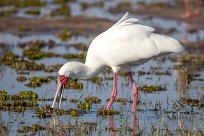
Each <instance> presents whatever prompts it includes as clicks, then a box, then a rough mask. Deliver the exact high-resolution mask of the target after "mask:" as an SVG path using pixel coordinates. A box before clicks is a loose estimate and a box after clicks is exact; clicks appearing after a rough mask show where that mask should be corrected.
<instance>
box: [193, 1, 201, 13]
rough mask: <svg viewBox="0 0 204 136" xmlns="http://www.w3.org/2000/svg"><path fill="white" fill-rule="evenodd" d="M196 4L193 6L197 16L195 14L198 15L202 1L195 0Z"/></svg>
mask: <svg viewBox="0 0 204 136" xmlns="http://www.w3.org/2000/svg"><path fill="white" fill-rule="evenodd" d="M195 2H196V5H195V8H194V15H195V16H197V15H200V5H202V2H201V1H200V0H196V1H195Z"/></svg>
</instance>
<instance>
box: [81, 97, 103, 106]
mask: <svg viewBox="0 0 204 136" xmlns="http://www.w3.org/2000/svg"><path fill="white" fill-rule="evenodd" d="M84 100H85V102H86V103H94V104H99V103H101V99H99V98H98V97H96V96H89V97H86V98H85V99H84Z"/></svg>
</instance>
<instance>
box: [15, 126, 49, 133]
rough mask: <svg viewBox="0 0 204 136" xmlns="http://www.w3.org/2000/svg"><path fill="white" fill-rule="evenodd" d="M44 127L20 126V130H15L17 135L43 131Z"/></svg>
mask: <svg viewBox="0 0 204 136" xmlns="http://www.w3.org/2000/svg"><path fill="white" fill-rule="evenodd" d="M44 129H45V127H43V126H41V125H38V124H33V125H32V126H22V127H21V128H20V129H18V130H17V132H18V133H28V132H38V131H41V130H44Z"/></svg>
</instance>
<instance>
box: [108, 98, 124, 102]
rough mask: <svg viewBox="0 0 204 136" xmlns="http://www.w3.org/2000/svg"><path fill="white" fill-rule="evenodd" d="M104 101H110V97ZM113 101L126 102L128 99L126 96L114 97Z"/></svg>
mask: <svg viewBox="0 0 204 136" xmlns="http://www.w3.org/2000/svg"><path fill="white" fill-rule="evenodd" d="M106 101H107V102H108V101H110V98H108V99H107V100H106ZM114 102H128V100H127V99H126V98H115V100H114Z"/></svg>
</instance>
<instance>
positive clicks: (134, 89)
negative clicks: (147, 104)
mask: <svg viewBox="0 0 204 136" xmlns="http://www.w3.org/2000/svg"><path fill="white" fill-rule="evenodd" d="M127 76H128V77H129V80H130V82H131V84H132V95H133V105H132V112H133V113H135V112H136V106H137V100H138V91H137V86H136V83H135V81H134V79H133V78H132V73H131V72H128V73H127Z"/></svg>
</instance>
